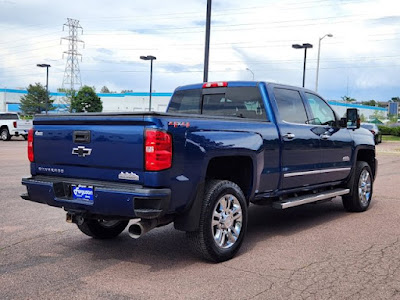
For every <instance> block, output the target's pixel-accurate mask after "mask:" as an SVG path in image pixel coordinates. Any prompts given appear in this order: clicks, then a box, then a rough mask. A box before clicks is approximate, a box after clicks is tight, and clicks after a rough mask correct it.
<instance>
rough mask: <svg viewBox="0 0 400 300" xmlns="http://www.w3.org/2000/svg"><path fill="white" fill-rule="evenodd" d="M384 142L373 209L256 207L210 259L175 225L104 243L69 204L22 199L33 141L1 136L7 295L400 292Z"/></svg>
mask: <svg viewBox="0 0 400 300" xmlns="http://www.w3.org/2000/svg"><path fill="white" fill-rule="evenodd" d="M377 149H378V159H379V174H378V178H377V180H376V181H375V186H374V196H373V202H372V204H371V207H370V209H369V210H368V211H367V212H364V213H347V212H345V211H344V210H343V207H342V204H341V200H340V198H337V199H335V200H333V201H330V202H325V203H321V204H318V205H307V206H304V207H299V208H293V209H288V210H285V211H277V210H273V209H271V208H269V207H259V206H251V207H250V210H249V227H248V235H247V238H246V240H245V242H244V244H243V246H242V249H241V250H240V252H239V253H238V255H237V256H236V257H235V258H234V259H232V260H230V261H228V262H224V263H220V264H211V263H207V262H204V261H202V260H200V259H199V258H198V257H197V256H196V255H195V254H193V253H192V252H191V251H190V249H189V247H188V245H187V242H186V238H185V233H183V232H179V231H175V230H174V229H173V227H172V226H171V225H169V226H167V227H163V228H157V229H154V230H153V231H151V232H149V233H148V234H146V235H144V236H143V237H142V238H141V239H139V240H133V239H131V238H130V237H129V236H128V234H127V233H126V232H124V233H123V234H122V235H121V236H120V237H118V238H117V239H115V240H111V241H98V240H93V239H91V238H88V237H87V236H85V235H83V234H82V233H81V232H80V231H79V230H78V229H77V228H76V226H75V225H73V224H68V223H66V222H65V213H64V211H62V210H61V209H57V208H52V207H48V206H45V205H41V204H36V203H31V202H29V201H24V200H22V199H21V198H20V197H19V194H20V193H22V192H24V187H23V186H21V184H20V181H21V178H22V177H23V176H26V175H28V174H29V166H28V160H27V158H26V141H23V140H12V141H10V142H0V170H1V171H0V299H400V241H399V237H400V226H399V221H400V199H399V196H398V195H399V192H398V188H399V185H400V143H396V142H384V143H382V144H380V145H379V146H377Z"/></svg>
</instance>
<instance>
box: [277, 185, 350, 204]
mask: <svg viewBox="0 0 400 300" xmlns="http://www.w3.org/2000/svg"><path fill="white" fill-rule="evenodd" d="M348 193H350V189H334V190H329V191H324V192H321V193H317V194H312V195H303V196H298V197H294V198H289V199H285V200H282V201H277V202H274V203H272V207H273V208H277V209H285V208H289V207H295V206H299V205H303V204H307V203H312V202H317V201H321V200H325V199H329V198H334V197H336V196H342V195H346V194H348Z"/></svg>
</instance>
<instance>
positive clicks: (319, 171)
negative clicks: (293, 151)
mask: <svg viewBox="0 0 400 300" xmlns="http://www.w3.org/2000/svg"><path fill="white" fill-rule="evenodd" d="M350 170H351V168H347V167H346V168H336V169H322V170H315V171H305V172H293V173H286V174H283V177H295V176H306V175H316V174H325V173H333V172H344V171H350Z"/></svg>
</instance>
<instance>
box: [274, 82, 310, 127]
mask: <svg viewBox="0 0 400 300" xmlns="http://www.w3.org/2000/svg"><path fill="white" fill-rule="evenodd" d="M274 94H275V99H276V103H277V105H278V109H279V114H280V116H281V119H282V120H283V121H286V122H289V123H299V124H307V120H308V118H307V114H306V109H305V108H304V103H303V100H302V99H301V96H300V93H299V92H298V91H296V90H289V89H283V88H274Z"/></svg>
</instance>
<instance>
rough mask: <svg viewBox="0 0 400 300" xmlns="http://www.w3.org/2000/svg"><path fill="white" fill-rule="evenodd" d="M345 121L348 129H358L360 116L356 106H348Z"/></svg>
mask: <svg viewBox="0 0 400 300" xmlns="http://www.w3.org/2000/svg"><path fill="white" fill-rule="evenodd" d="M346 119H347V120H346V121H347V126H346V127H347V128H348V129H358V128H360V125H361V121H360V116H359V114H358V109H357V108H348V109H347V112H346Z"/></svg>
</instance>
